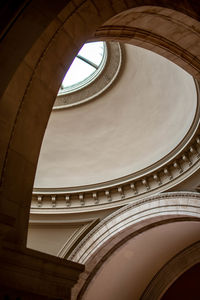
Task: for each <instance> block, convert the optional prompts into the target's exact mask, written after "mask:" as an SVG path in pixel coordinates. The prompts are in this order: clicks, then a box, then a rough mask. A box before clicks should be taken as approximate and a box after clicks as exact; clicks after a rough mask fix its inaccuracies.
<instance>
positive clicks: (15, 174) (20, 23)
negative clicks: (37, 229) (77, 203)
mask: <svg viewBox="0 0 200 300" xmlns="http://www.w3.org/2000/svg"><path fill="white" fill-rule="evenodd" d="M152 2H153V1H152ZM44 3H45V2H44ZM48 3H49V2H48ZM146 4H148V5H149V1H146V0H144V1H142V2H141V4H140V6H141V5H142V6H145V5H146ZM162 5H163V4H162V1H154V2H153V3H152V6H159V7H161V8H162ZM135 7H138V4H137V1H130V2H127V1H112V2H111V1H108V0H104V1H101V2H99V1H80V3H79V4H75V3H74V1H73V2H72V1H69V2H68V4H67V5H66V2H65V1H61V2H60V1H58V3H57V4H56V3H55V4H54V5H53V6H52V7H50V6H49V7H48V9H47V7H46V5H44V6H41V2H40V1H36V2H34V4H33V2H30V3H29V5H28V6H27V7H25V8H24V10H23V12H22V13H21V15H19V16H18V18H17V19H16V20H15V22H14V23H12V24H11V25H10V27H9V30H7V33H6V34H5V35H4V37H3V39H2V44H1V48H0V54H1V62H2V73H4V74H5V76H4V80H3V82H2V86H1V95H2V98H1V104H0V112H1V114H0V119H1V120H2V122H1V123H2V130H1V132H3V135H2V137H1V140H2V147H1V160H0V170H1V198H0V201H1V214H2V218H1V222H2V223H4V224H5V223H6V222H7V223H8V220H7V221H5V218H9V217H12V218H13V219H14V220H15V224H14V225H13V224H12V225H11V226H10V227H11V229H12V230H11V231H10V233H9V238H10V239H12V240H13V241H15V242H17V243H20V244H24V245H25V241H26V236H27V231H26V230H27V224H28V215H29V209H30V201H31V193H32V186H33V180H34V175H35V170H36V166H37V160H38V155H39V150H40V147H41V142H42V139H43V134H44V131H45V128H46V125H47V121H48V118H49V115H50V112H51V109H52V106H53V103H54V100H55V97H56V94H57V91H58V88H59V86H60V83H61V81H62V79H63V77H64V74H65V72H66V70H67V69H68V67H69V65H70V63H71V61H72V59H73V58H74V57H75V55H76V53H77V52H78V49H79V48H80V46H81V45H82V44H83V43H84V42H85V41H86V40H87V39H89V38H91V37H92V36H94V33H95V31H96V29H97V28H98V27H99V26H101V25H102V24H103V23H105V22H106V21H108V20H109V19H110V18H112V17H113V16H115V15H116V14H119V13H121V12H124V14H123V18H124V17H125V19H126V16H125V15H126V14H127V12H126V11H127V9H131V8H135ZM165 7H167V8H169V9H172V10H173V11H172V13H174V12H175V11H178V10H179V11H181V12H183V13H184V15H182V17H183V20H182V22H183V24H184V22H186V23H188V22H189V21H190V22H191V23H190V25H189V23H188V28H189V29H188V30H189V31H188V32H187V33H188V34H189V35H190V34H192V36H194V35H195V36H197V38H196V39H195V40H193V38H192V40H190V39H189V41H188V40H187V39H186V42H187V45H188V48H187V51H186V49H185V50H184V48H183V47H182V46H181V41H180V40H181V38H182V37H183V35H184V34H183V32H181V33H180V35H179V39H176V41H174V43H175V45H174V44H173V47H171V50H170V51H169V49H168V48H167V47H166V49H164V50H165V51H167V52H169V53H172V56H173V59H172V60H173V61H174V62H175V63H176V61H175V60H174V55H175V56H177V55H178V52H179V62H178V64H179V65H180V63H181V62H182V63H183V65H182V67H184V66H185V64H186V66H185V69H187V70H188V71H189V72H190V73H191V74H193V75H195V76H196V78H198V73H199V69H200V66H199V60H198V55H196V52H194V49H195V46H194V43H195V45H196V47H197V48H198V43H199V41H200V38H199V36H198V26H199V23H196V22H197V21H196V19H197V20H198V13H199V7H198V5H195V4H194V3H193V1H187V2H186V4H185V6H184V5H182V3H181V1H180V2H178V3H174V1H172V0H168V1H166V2H165ZM31 12H32V14H31ZM129 13H130V12H128V14H129ZM135 14H136V12H134V11H133V12H131V15H132V16H134V15H135ZM30 15H31V16H32V18H33V19H34V22H31V21H30V20H29V17H30ZM187 15H189V16H190V18H189V19H188V18H187ZM44 16H46V17H45V18H44ZM179 16H180V15H178V17H179ZM191 17H192V19H191ZM160 22H161V20H160ZM170 22H171V21H170ZM107 24H108V25H109V24H110V23H109V21H108V23H107ZM152 24H153V23H152ZM158 24H160V23H159V22H158V23H157V22H155V23H154V27H152V28H151V35H150V33H149V32H148V33H147V34H146V33H145V34H144V37H143V41H144V42H145V43H146V44H149V43H150V41H149V40H148V36H149V37H150V36H152V38H153V39H154V44H155V46H156V45H157V44H159V42H160V40H161V39H159V38H157V39H156V38H155V36H154V34H156V35H157V37H159V36H161V33H160V35H159V33H158V32H157V31H156V28H158ZM115 25H116V24H115ZM104 26H107V25H106V23H105V24H104ZM129 27H130V26H129ZM30 28H31V30H29V29H30ZM105 28H106V27H101V28H100V29H99V30H97V31H96V36H95V38H96V39H97V38H100V37H101V38H102V37H104V38H105V39H106V38H107V39H109V40H112V39H117V40H120V37H121V36H122V37H123V41H126V42H130V39H132V38H133V35H132V33H131V38H130V36H129V37H128V36H126V37H125V36H124V34H125V32H126V28H125V27H123V25H122V26H121V25H120V30H119V31H118V34H117V35H115V34H114V32H112V31H111V30H110V31H107V32H106V31H104V33H103V35H101V31H102V30H103V29H105ZM123 28H124V29H123ZM183 28H184V29H185V26H183ZM138 29H139V30H140V31H141V30H143V29H142V25H138ZM131 30H132V29H131ZM164 30H165V27H164ZM27 32H28V33H29V36H30V37H29V38H27ZM162 34H163V35H164V36H165V35H166V34H167V33H164V32H163V33H162ZM16 37H17V39H16ZM19 37H20V38H19ZM22 41H23V42H22ZM169 41H170V38H167V39H166V42H167V43H169ZM133 43H135V42H134V41H133ZM141 46H142V44H141ZM143 46H145V45H144V44H143ZM175 46H177V47H178V48H177V47H175ZM180 47H181V48H180ZM13 49H17V51H16V53H15V55H14V56H13V57H14V61H15V63H14V64H13V65H12V63H13V59H11V60H10V57H11V55H10V53H12V52H13ZM177 49H179V50H177ZM152 50H153V51H154V50H155V49H153V48H152ZM160 54H162V53H160ZM162 55H164V54H162ZM195 55H196V56H195ZM168 58H169V59H170V56H168ZM5 62H6V63H5ZM189 65H191V68H189ZM16 95H17V98H16ZM38 95H39V96H38ZM13 178H14V179H13ZM13 195H15V198H14V199H13Z"/></svg>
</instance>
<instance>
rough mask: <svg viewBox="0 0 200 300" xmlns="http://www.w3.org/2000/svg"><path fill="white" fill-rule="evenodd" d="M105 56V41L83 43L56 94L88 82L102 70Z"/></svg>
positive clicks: (68, 91)
mask: <svg viewBox="0 0 200 300" xmlns="http://www.w3.org/2000/svg"><path fill="white" fill-rule="evenodd" d="M106 58H107V49H106V43H105V42H90V43H87V44H84V45H83V47H82V48H81V50H80V51H79V53H78V54H77V56H76V57H75V59H74V61H73V62H72V64H71V67H70V68H69V70H68V72H67V73H66V75H65V77H64V80H63V82H62V84H61V87H60V90H59V93H58V95H62V94H66V93H71V92H74V91H76V90H79V89H81V88H82V87H85V86H86V85H88V84H90V83H91V82H92V81H93V80H94V79H96V77H97V76H98V75H99V74H100V72H101V71H102V70H103V68H104V66H105V63H106Z"/></svg>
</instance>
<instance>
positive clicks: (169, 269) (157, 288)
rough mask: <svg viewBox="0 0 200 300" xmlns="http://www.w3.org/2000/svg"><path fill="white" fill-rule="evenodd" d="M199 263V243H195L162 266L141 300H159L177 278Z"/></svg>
mask: <svg viewBox="0 0 200 300" xmlns="http://www.w3.org/2000/svg"><path fill="white" fill-rule="evenodd" d="M199 262H200V242H197V243H194V244H193V245H191V246H189V247H187V248H186V249H184V250H183V251H181V252H180V253H178V254H177V255H176V256H175V257H173V258H172V259H171V260H170V261H169V262H167V263H166V264H165V266H163V268H162V269H161V270H160V271H159V272H158V273H157V274H156V275H155V276H154V278H153V279H152V281H151V282H150V283H149V285H148V287H147V288H146V290H145V291H144V293H143V295H142V297H141V300H147V299H148V300H151V299H161V297H162V296H163V295H164V293H165V292H166V290H167V289H168V288H169V287H170V286H171V285H172V283H173V282H175V281H176V279H177V278H179V277H180V276H181V275H182V274H183V273H184V272H185V271H187V270H188V269H190V268H191V267H192V266H194V265H196V264H197V263H199Z"/></svg>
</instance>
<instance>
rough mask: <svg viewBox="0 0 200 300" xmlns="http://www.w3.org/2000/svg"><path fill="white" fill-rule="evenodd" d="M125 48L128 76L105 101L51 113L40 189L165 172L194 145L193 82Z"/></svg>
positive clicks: (182, 73)
mask: <svg viewBox="0 0 200 300" xmlns="http://www.w3.org/2000/svg"><path fill="white" fill-rule="evenodd" d="M124 48H125V57H124V60H123V61H122V70H121V71H120V74H119V77H118V79H117V80H116V81H115V82H114V83H113V84H112V86H111V87H110V88H109V89H108V90H107V91H106V92H105V93H103V94H101V95H100V96H99V97H97V98H95V100H93V101H91V102H87V103H85V104H83V105H79V106H76V107H72V108H68V109H63V110H59V111H53V112H52V114H51V117H50V120H49V123H48V126H47V130H46V133H45V136H44V140H43V144H42V148H41V153H40V157H39V162H38V168H37V172H36V177H35V184H34V186H35V188H63V187H74V186H84V185H91V184H98V183H103V182H108V181H112V180H116V179H118V178H124V177H126V176H129V175H130V174H132V176H134V174H135V176H136V175H137V174H140V173H141V172H142V170H147V169H148V168H151V167H152V168H153V167H154V166H155V165H157V166H159V165H161V164H162V163H163V159H164V160H165V161H166V160H167V159H168V158H171V157H173V156H174V155H175V154H177V152H178V151H180V150H181V149H180V147H183V146H182V144H181V143H183V140H185V142H184V143H185V144H186V143H187V142H188V141H189V139H190V136H191V134H192V133H191V132H190V129H191V127H192V125H193V123H194V119H195V115H196V112H197V92H196V87H195V82H194V80H193V78H192V76H190V75H189V74H188V73H186V72H185V71H184V70H182V69H181V68H179V67H178V66H177V65H175V64H173V63H171V62H170V61H168V60H167V59H165V58H163V57H161V56H159V55H157V54H155V53H153V52H151V51H148V50H144V49H142V48H139V47H135V46H132V45H124ZM188 132H190V133H188ZM188 134H189V135H190V136H188ZM185 144H184V145H185Z"/></svg>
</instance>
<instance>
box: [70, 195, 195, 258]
mask: <svg viewBox="0 0 200 300" xmlns="http://www.w3.org/2000/svg"><path fill="white" fill-rule="evenodd" d="M199 200H200V197H199V194H197V193H189V192H188V193H187V192H185V193H183V192H178V193H163V194H160V195H156V196H153V197H147V198H145V199H143V200H138V201H135V202H134V203H131V204H129V205H126V206H124V207H122V208H121V209H119V210H117V211H116V212H114V213H113V214H111V215H109V216H108V217H107V218H105V219H104V220H102V221H101V222H100V223H99V224H98V225H97V226H95V227H94V228H93V230H91V232H90V233H89V234H88V235H86V236H85V238H84V239H83V240H82V241H81V242H80V243H79V244H78V246H77V247H76V248H75V249H74V251H73V252H72V253H71V255H70V256H69V259H71V260H73V261H76V262H79V263H86V262H87V261H88V260H89V259H90V257H91V256H92V255H93V254H94V253H95V252H96V251H98V249H99V248H100V247H101V246H102V245H103V244H104V243H106V242H107V241H108V240H110V239H112V238H113V237H114V236H115V235H117V234H119V233H120V232H122V231H123V230H125V229H127V228H129V226H131V225H135V224H137V223H140V222H142V221H145V220H151V219H152V218H156V217H162V216H171V217H172V216H187V217H195V218H200V201H199Z"/></svg>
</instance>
